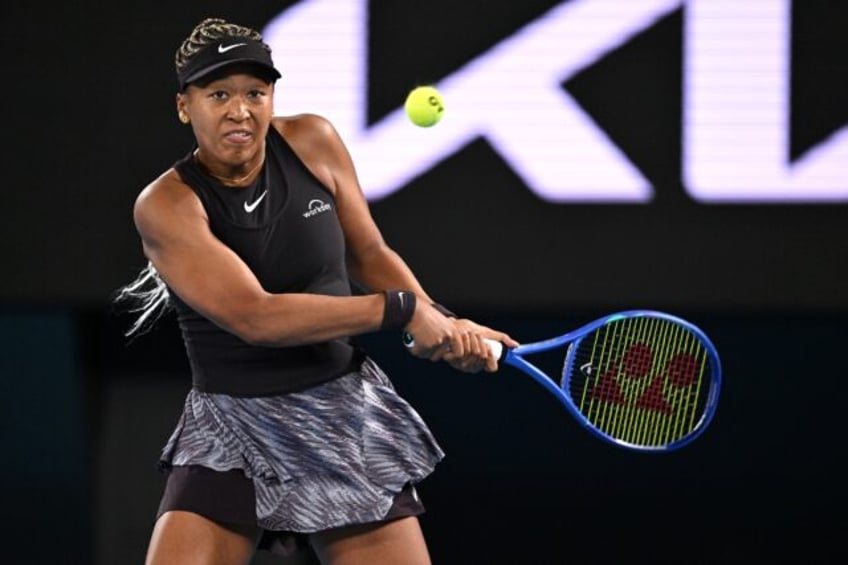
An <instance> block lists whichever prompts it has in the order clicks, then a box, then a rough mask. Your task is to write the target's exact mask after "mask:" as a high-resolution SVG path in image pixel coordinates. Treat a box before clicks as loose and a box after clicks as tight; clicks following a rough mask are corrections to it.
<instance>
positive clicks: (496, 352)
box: [401, 332, 506, 361]
mask: <svg viewBox="0 0 848 565" xmlns="http://www.w3.org/2000/svg"><path fill="white" fill-rule="evenodd" d="M401 340H402V341H403V344H404V345H405V346H406V347H407V349H411V348H412V346H414V345H415V338H414V337H412V334H410V333H409V332H403V335H402V336H401ZM483 341H484V342H485V343H486V345H488V346H489V349H491V350H492V356H493V357H494V358H495V359H497V360H498V361H501V360H502V359H501V358H502V357H503V356H504V354H505V353H506V348H505V347H504V344H502V343H501V342H499V341H497V340H494V339H488V338H483Z"/></svg>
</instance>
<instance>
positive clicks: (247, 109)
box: [119, 19, 517, 565]
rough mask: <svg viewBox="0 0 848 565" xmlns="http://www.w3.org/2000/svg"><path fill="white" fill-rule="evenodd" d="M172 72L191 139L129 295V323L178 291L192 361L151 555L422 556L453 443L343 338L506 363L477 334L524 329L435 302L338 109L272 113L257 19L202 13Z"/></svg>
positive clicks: (372, 560) (174, 299)
mask: <svg viewBox="0 0 848 565" xmlns="http://www.w3.org/2000/svg"><path fill="white" fill-rule="evenodd" d="M176 71H177V78H178V83H179V90H178V93H177V96H176V110H177V115H178V118H179V119H180V121H182V122H183V123H184V124H186V125H187V126H190V127H191V128H192V131H193V133H194V137H195V141H196V144H195V147H194V148H193V149H192V150H191V151H190V152H189V153H188V154H187V155H185V156H184V157H182V158H181V159H179V160H178V161H177V162H176V164H175V165H174V166H173V167H172V168H170V169H168V170H167V171H165V172H164V173H163V174H162V175H161V176H159V178H157V179H156V180H154V181H153V182H152V183H151V184H150V185H149V186H147V187H146V188H144V190H143V191H142V192H141V193H140V195H139V196H138V198H137V200H136V203H135V207H134V219H135V224H136V227H137V230H138V232H139V234H140V236H141V240H142V244H143V250H144V253H145V256H146V257H147V258H148V260H149V264H148V266H147V267H146V268H145V269H144V270H143V271H142V272H141V274H140V275H139V278H138V279H137V280H136V281H134V282H133V283H131V284H129V285H127V286H126V287H125V288H123V289H122V291H121V292H120V293H119V299H121V300H136V301H137V302H136V309H137V310H138V312H139V317H138V318H137V322H136V324H135V326H134V327H133V328H131V330H130V332H134V331H136V332H137V331H144V329H145V328H146V327H149V324H151V323H152V322H153V321H155V319H156V318H157V317H158V316H159V315H160V313H161V312H162V311H163V309H165V308H167V307H168V306H173V308H174V309H175V310H176V313H177V318H178V321H179V325H180V328H181V331H182V335H183V339H184V343H185V348H186V352H187V355H188V358H189V361H190V365H191V372H192V388H191V390H190V392H189V393H188V395H187V397H186V400H185V406H184V410H183V412H182V415H181V417H180V418H179V421H178V424H177V426H176V429H175V430H174V432H173V434H172V436H171V437H170V439H169V440H168V441H167V443H166V445H165V447H164V449H163V451H162V455H161V462H160V463H161V467H162V469H163V470H165V471H167V473H168V480H167V484H166V488H165V492H164V495H163V496H162V500H161V505H160V508H159V513H158V516H157V520H156V524H155V527H154V529H153V534H152V537H151V541H150V545H149V549H148V554H147V563H148V565H156V564H164V563H180V564H183V565H185V564H192V563H202V564H222V565H223V564H227V565H232V564H235V563H249V562H250V560H251V559H252V556H253V555H254V552H255V551H256V550H257V548H260V549H268V550H271V551H273V552H275V553H278V554H280V555H289V556H296V555H301V556H302V555H307V554H308V555H310V556H312V557H311V559H313V560H314V559H316V558H317V559H318V560H320V562H321V563H325V564H333V565H347V564H356V563H367V564H369V565H375V564H380V563H386V564H398V563H404V564H410V565H414V564H423V563H429V561H430V558H429V555H428V551H427V547H426V544H425V541H424V538H423V535H422V532H421V529H420V525H419V522H418V518H417V516H418V515H419V514H420V513H421V512H423V506H422V504H421V502H420V500H419V498H418V496H417V494H416V491H415V484H416V483H418V482H419V481H421V480H422V479H424V478H425V477H426V476H427V475H429V474H430V473H431V472H432V471H433V469H434V467H435V465H436V464H437V463H438V462H439V460H440V459H441V458H442V457H443V452H442V450H441V449H440V447H439V445H438V443H437V442H436V440H435V439H434V438H433V436H432V434H431V432H430V430H429V429H428V428H427V426H426V424H425V423H424V422H423V421H422V419H421V418H420V417H419V415H418V414H417V413H416V412H415V410H414V409H413V408H412V407H411V406H410V405H409V404H408V403H407V402H406V401H404V400H403V399H402V398H400V397H399V396H398V395H397V394H396V392H395V390H394V389H393V387H392V384H391V382H390V381H389V379H388V378H387V376H386V375H385V374H384V373H383V372H382V371H381V370H380V368H379V367H378V366H377V364H376V363H375V362H374V360H372V359H371V358H369V357H368V356H367V355H366V354H364V353H363V352H362V351H361V350H359V349H358V348H357V347H356V346H355V345H354V344H352V342H351V338H352V337H354V336H356V335H359V334H364V333H367V332H374V331H380V330H396V331H398V333H400V331H401V330H405V331H407V332H409V333H410V334H412V335H414V336H415V340H416V345H415V347H414V348H413V349H412V354H413V355H415V356H417V357H421V358H426V359H430V360H433V361H438V360H445V361H447V362H448V363H450V364H451V365H452V366H454V367H455V368H457V369H460V370H463V371H468V372H476V371H480V370H487V371H494V370H496V369H497V360H496V359H494V358H493V355H492V353H491V352H490V349H489V348H488V347H487V346H486V345H485V344H484V342H483V339H484V338H488V339H494V340H498V341H501V342H503V343H505V344H507V345H509V346H514V345H517V344H516V343H515V342H514V341H513V340H512V339H511V338H510V337H509V336H508V335H506V334H504V333H502V332H499V331H495V330H493V329H491V328H488V327H484V326H481V325H478V324H476V323H474V322H472V321H470V320H467V319H458V318H456V317H452V316H451V315H450V313H449V312H448V311H447V310H446V309H444V308H442V307H440V306H438V305H437V304H434V301H433V300H432V299H431V297H430V296H428V294H427V293H426V292H425V291H424V289H423V288H422V286H421V285H420V284H419V282H418V281H417V280H416V277H415V276H414V275H413V273H412V272H411V270H410V269H409V268H408V266H407V265H406V264H405V262H404V261H403V260H402V259H401V257H400V256H398V254H397V253H395V252H394V251H393V250H392V249H391V248H390V247H389V246H388V245H387V244H386V242H385V241H384V240H383V238H382V236H381V234H380V232H379V230H378V228H377V227H376V225H375V223H374V221H373V219H372V217H371V214H370V212H369V209H368V205H367V202H366V200H365V198H364V195H363V192H362V190H361V188H360V186H359V184H358V181H357V177H356V173H355V170H354V166H353V164H352V162H351V158H350V156H349V154H348V152H347V150H346V148H345V146H344V144H343V142H342V141H341V139H340V138H339V135H338V134H337V132H336V131H335V130H334V128H333V127H332V125H331V124H330V123H329V122H328V121H327V120H325V119H323V118H322V117H319V116H316V115H298V116H289V117H274V115H273V108H272V100H273V93H274V88H275V84H276V81H277V79H278V78H279V77H280V73H279V72H278V71H277V69H276V68H275V66H274V63H273V61H272V58H271V52H270V48H269V47H268V46H267V45H266V44H265V43H264V42H263V41H262V37H261V35H260V34H259V33H258V32H257V31H255V30H253V29H250V28H247V27H243V26H240V25H236V24H233V23H229V22H227V21H224V20H222V19H206V20H204V21H202V22H201V23H200V24H199V25H198V26H197V27H196V28H195V29H194V30H193V31H192V32H191V34H190V36H189V37H188V38H186V39H185V41H184V42H183V43H182V45H181V46H180V48H179V50H178V51H177V54H176ZM461 249H462V245H461V243H458V244H457V250H461ZM443 252H444V251H443ZM448 252H450V251H448ZM350 279H353V280H354V281H356V282H357V283H358V285H360V286H361V287H362V288H366V289H368V291H366V292H360V293H353V292H352V291H351V284H350V282H349V280H350ZM398 347H402V345H401V344H400V340H398ZM304 549H305V550H307V552H308V553H304V552H303V550H304ZM299 559H300V558H299ZM299 562H302V561H299Z"/></svg>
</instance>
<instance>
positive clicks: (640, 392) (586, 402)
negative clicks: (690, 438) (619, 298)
mask: <svg viewBox="0 0 848 565" xmlns="http://www.w3.org/2000/svg"><path fill="white" fill-rule="evenodd" d="M708 369H709V357H708V354H707V351H706V348H705V347H704V346H703V344H702V343H701V341H700V339H699V338H698V337H697V336H696V335H695V334H694V333H692V332H691V331H689V330H687V329H686V328H684V327H683V326H681V325H679V324H675V323H673V322H670V321H668V320H664V319H659V318H649V317H634V318H626V319H623V320H617V321H614V322H611V323H609V324H606V325H604V326H601V327H600V328H598V329H597V330H595V331H594V332H592V333H591V334H589V335H587V336H584V337H583V338H582V339H581V340H580V341H579V342H576V343H575V344H573V345H572V350H571V351H570V352H569V354H568V355H567V356H566V366H565V367H564V369H563V381H564V386H563V388H565V386H567V387H568V392H569V394H570V396H571V398H572V399H573V400H574V403H575V405H576V407H577V409H578V410H579V411H580V412H581V413H582V414H583V415H584V417H586V419H587V420H588V421H589V422H590V424H591V425H593V426H594V427H596V428H597V429H598V430H600V431H601V432H602V433H604V434H606V435H608V436H610V437H612V438H614V439H617V440H621V441H624V442H626V443H630V444H633V445H640V446H659V445H664V444H669V443H672V442H674V441H676V440H679V439H681V438H682V437H684V436H686V435H687V434H689V433H691V432H692V431H693V430H694V429H695V428H696V427H697V426H698V424H699V423H700V420H701V416H702V415H703V413H704V411H705V408H706V404H707V395H706V392H707V391H706V387H704V386H703V383H704V380H705V379H706V378H707V376H708Z"/></svg>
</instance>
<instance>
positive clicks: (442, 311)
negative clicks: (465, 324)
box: [431, 302, 459, 318]
mask: <svg viewBox="0 0 848 565" xmlns="http://www.w3.org/2000/svg"><path fill="white" fill-rule="evenodd" d="M431 306H433V308H435V309H436V312H438V313H439V314H441V315H442V316H447V317H448V318H459V316H457V315H456V314H454V313H453V312H451V311H450V310H448V309H447V308H445V307H444V306H442V305H441V304H439V303H438V302H433V304H431Z"/></svg>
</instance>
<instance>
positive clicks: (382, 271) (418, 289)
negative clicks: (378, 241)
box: [350, 244, 432, 302]
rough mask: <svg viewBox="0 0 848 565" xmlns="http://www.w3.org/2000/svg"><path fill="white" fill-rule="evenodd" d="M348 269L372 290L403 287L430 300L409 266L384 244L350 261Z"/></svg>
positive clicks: (423, 298)
mask: <svg viewBox="0 0 848 565" xmlns="http://www.w3.org/2000/svg"><path fill="white" fill-rule="evenodd" d="M350 271H351V275H352V276H353V277H354V278H355V279H356V280H357V281H358V282H360V283H361V284H363V285H365V287H366V288H368V289H370V290H372V291H374V292H379V291H382V290H388V289H404V290H409V291H412V292H414V293H415V294H417V295H418V297H419V298H421V299H422V300H425V301H426V302H432V299H431V298H430V297H429V296H428V295H427V293H426V292H425V291H424V288H423V287H422V286H421V283H419V282H418V279H417V278H416V277H415V275H414V274H413V273H412V270H411V269H410V268H409V266H408V265H407V264H406V263H405V262H404V260H403V259H402V258H401V257H400V255H398V254H397V253H396V252H395V251H394V250H392V249H391V248H389V247H388V246H386V245H385V244H384V245H381V246H379V247H378V248H375V249H373V250H371V251H370V252H368V253H366V254H363V255H362V256H361V257H359V258H358V260H356V261H352V262H351V265H350Z"/></svg>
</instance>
